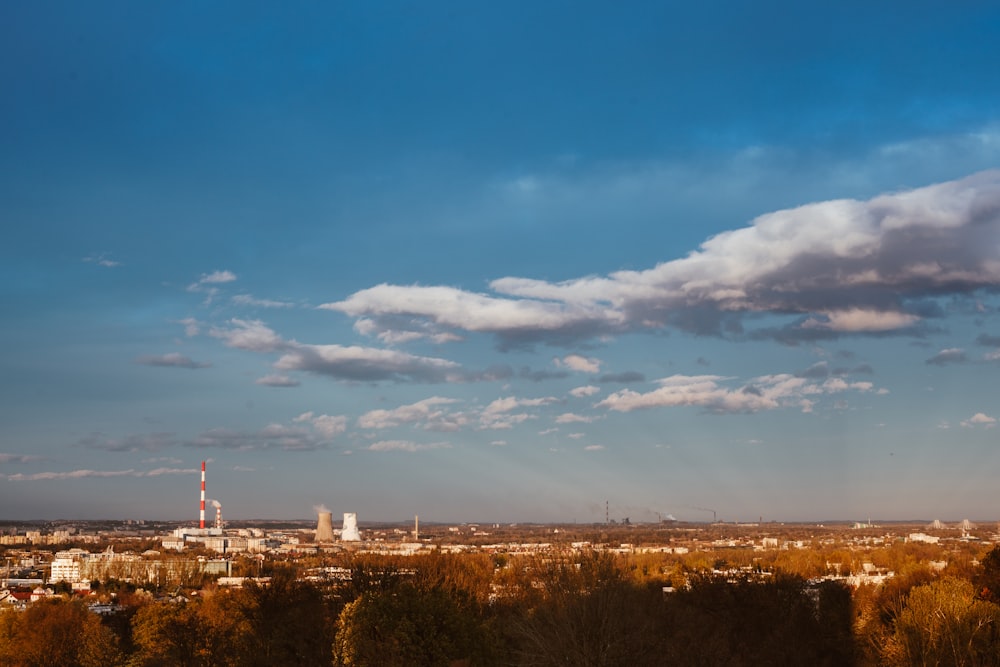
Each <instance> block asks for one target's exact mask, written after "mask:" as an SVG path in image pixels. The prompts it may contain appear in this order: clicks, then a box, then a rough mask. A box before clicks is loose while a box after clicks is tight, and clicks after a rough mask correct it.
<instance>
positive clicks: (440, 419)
mask: <svg viewBox="0 0 1000 667" xmlns="http://www.w3.org/2000/svg"><path fill="white" fill-rule="evenodd" d="M458 402H459V401H458V400H457V399H453V398H444V397H441V396H432V397H431V398H425V399H424V400H422V401H417V402H416V403H411V404H409V405H401V406H399V407H398V408H393V409H391V410H381V409H380V410H371V411H369V412H366V413H365V414H363V415H361V416H360V417H359V418H358V427H359V428H364V429H386V428H394V427H397V426H401V425H403V424H408V425H415V426H419V427H421V428H424V429H426V430H428V431H456V430H458V429H459V428H461V427H462V426H465V425H467V424H468V423H469V418H468V416H467V415H465V414H464V413H461V412H449V411H448V410H447V409H446V408H447V406H450V405H454V404H455V403H458Z"/></svg>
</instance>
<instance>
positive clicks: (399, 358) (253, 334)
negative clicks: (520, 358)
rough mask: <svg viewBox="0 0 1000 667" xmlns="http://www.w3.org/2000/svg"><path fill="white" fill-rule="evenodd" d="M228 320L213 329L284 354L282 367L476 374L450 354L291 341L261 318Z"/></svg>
mask: <svg viewBox="0 0 1000 667" xmlns="http://www.w3.org/2000/svg"><path fill="white" fill-rule="evenodd" d="M228 325H229V326H228V327H212V329H211V330H210V331H209V334H210V335H212V336H214V337H216V338H219V339H220V340H222V341H223V343H225V344H226V345H227V346H228V347H233V348H236V349H240V350H247V351H251V352H261V353H268V352H281V353H283V354H282V356H281V357H280V358H279V359H278V360H277V361H276V362H275V364H274V367H275V368H276V369H277V370H279V371H306V372H309V373H315V374H317V375H326V376H330V377H334V378H337V379H341V380H353V381H358V382H377V381H380V380H391V381H396V382H407V381H420V382H460V381H465V380H467V379H470V376H469V375H468V374H463V373H462V372H461V367H460V366H459V365H458V364H456V363H455V362H452V361H448V360H446V359H440V358H435V357H420V356H415V355H411V354H407V353H405V352H398V351H395V350H380V349H376V348H370V347H359V346H342V345H307V344H304V343H299V342H297V341H294V340H292V341H286V340H284V339H283V338H282V337H281V336H279V335H278V334H277V333H276V332H275V331H274V330H273V329H271V328H270V327H268V326H267V325H265V324H264V323H263V322H261V321H260V320H241V319H232V320H230V321H229V322H228Z"/></svg>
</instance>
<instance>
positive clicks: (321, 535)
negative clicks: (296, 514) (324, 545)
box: [316, 510, 336, 542]
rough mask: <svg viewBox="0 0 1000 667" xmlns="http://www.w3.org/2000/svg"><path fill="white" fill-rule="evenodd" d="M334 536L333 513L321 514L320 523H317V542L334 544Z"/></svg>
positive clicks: (321, 512)
mask: <svg viewBox="0 0 1000 667" xmlns="http://www.w3.org/2000/svg"><path fill="white" fill-rule="evenodd" d="M335 539H336V538H334V536H333V512H324V511H322V510H321V511H320V512H319V521H317V522H316V541H317V542H334V541H335Z"/></svg>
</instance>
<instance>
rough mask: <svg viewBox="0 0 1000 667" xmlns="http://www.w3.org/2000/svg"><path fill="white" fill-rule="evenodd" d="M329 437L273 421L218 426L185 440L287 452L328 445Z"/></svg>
mask: <svg viewBox="0 0 1000 667" xmlns="http://www.w3.org/2000/svg"><path fill="white" fill-rule="evenodd" d="M328 440H329V438H327V437H325V436H324V435H321V434H318V433H316V432H315V431H314V429H312V428H307V427H306V426H301V425H295V426H289V425H285V424H269V425H267V426H265V427H264V428H262V429H260V430H257V431H238V430H233V429H227V428H214V429H209V430H207V431H203V432H202V433H200V434H199V435H198V436H196V437H194V438H192V439H191V440H188V441H186V442H185V443H184V445H185V446H187V447H197V448H201V449H209V448H219V449H229V450H236V451H253V450H262V449H280V450H283V451H286V452H296V451H315V450H317V449H325V448H326V447H327V446H328Z"/></svg>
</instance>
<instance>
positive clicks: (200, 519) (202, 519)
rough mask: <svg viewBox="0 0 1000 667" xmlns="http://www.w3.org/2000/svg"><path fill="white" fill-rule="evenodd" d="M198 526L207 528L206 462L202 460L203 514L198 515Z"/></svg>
mask: <svg viewBox="0 0 1000 667" xmlns="http://www.w3.org/2000/svg"><path fill="white" fill-rule="evenodd" d="M198 527H199V528H201V529H204V528H205V462H204V461H202V462H201V514H199V515H198Z"/></svg>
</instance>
